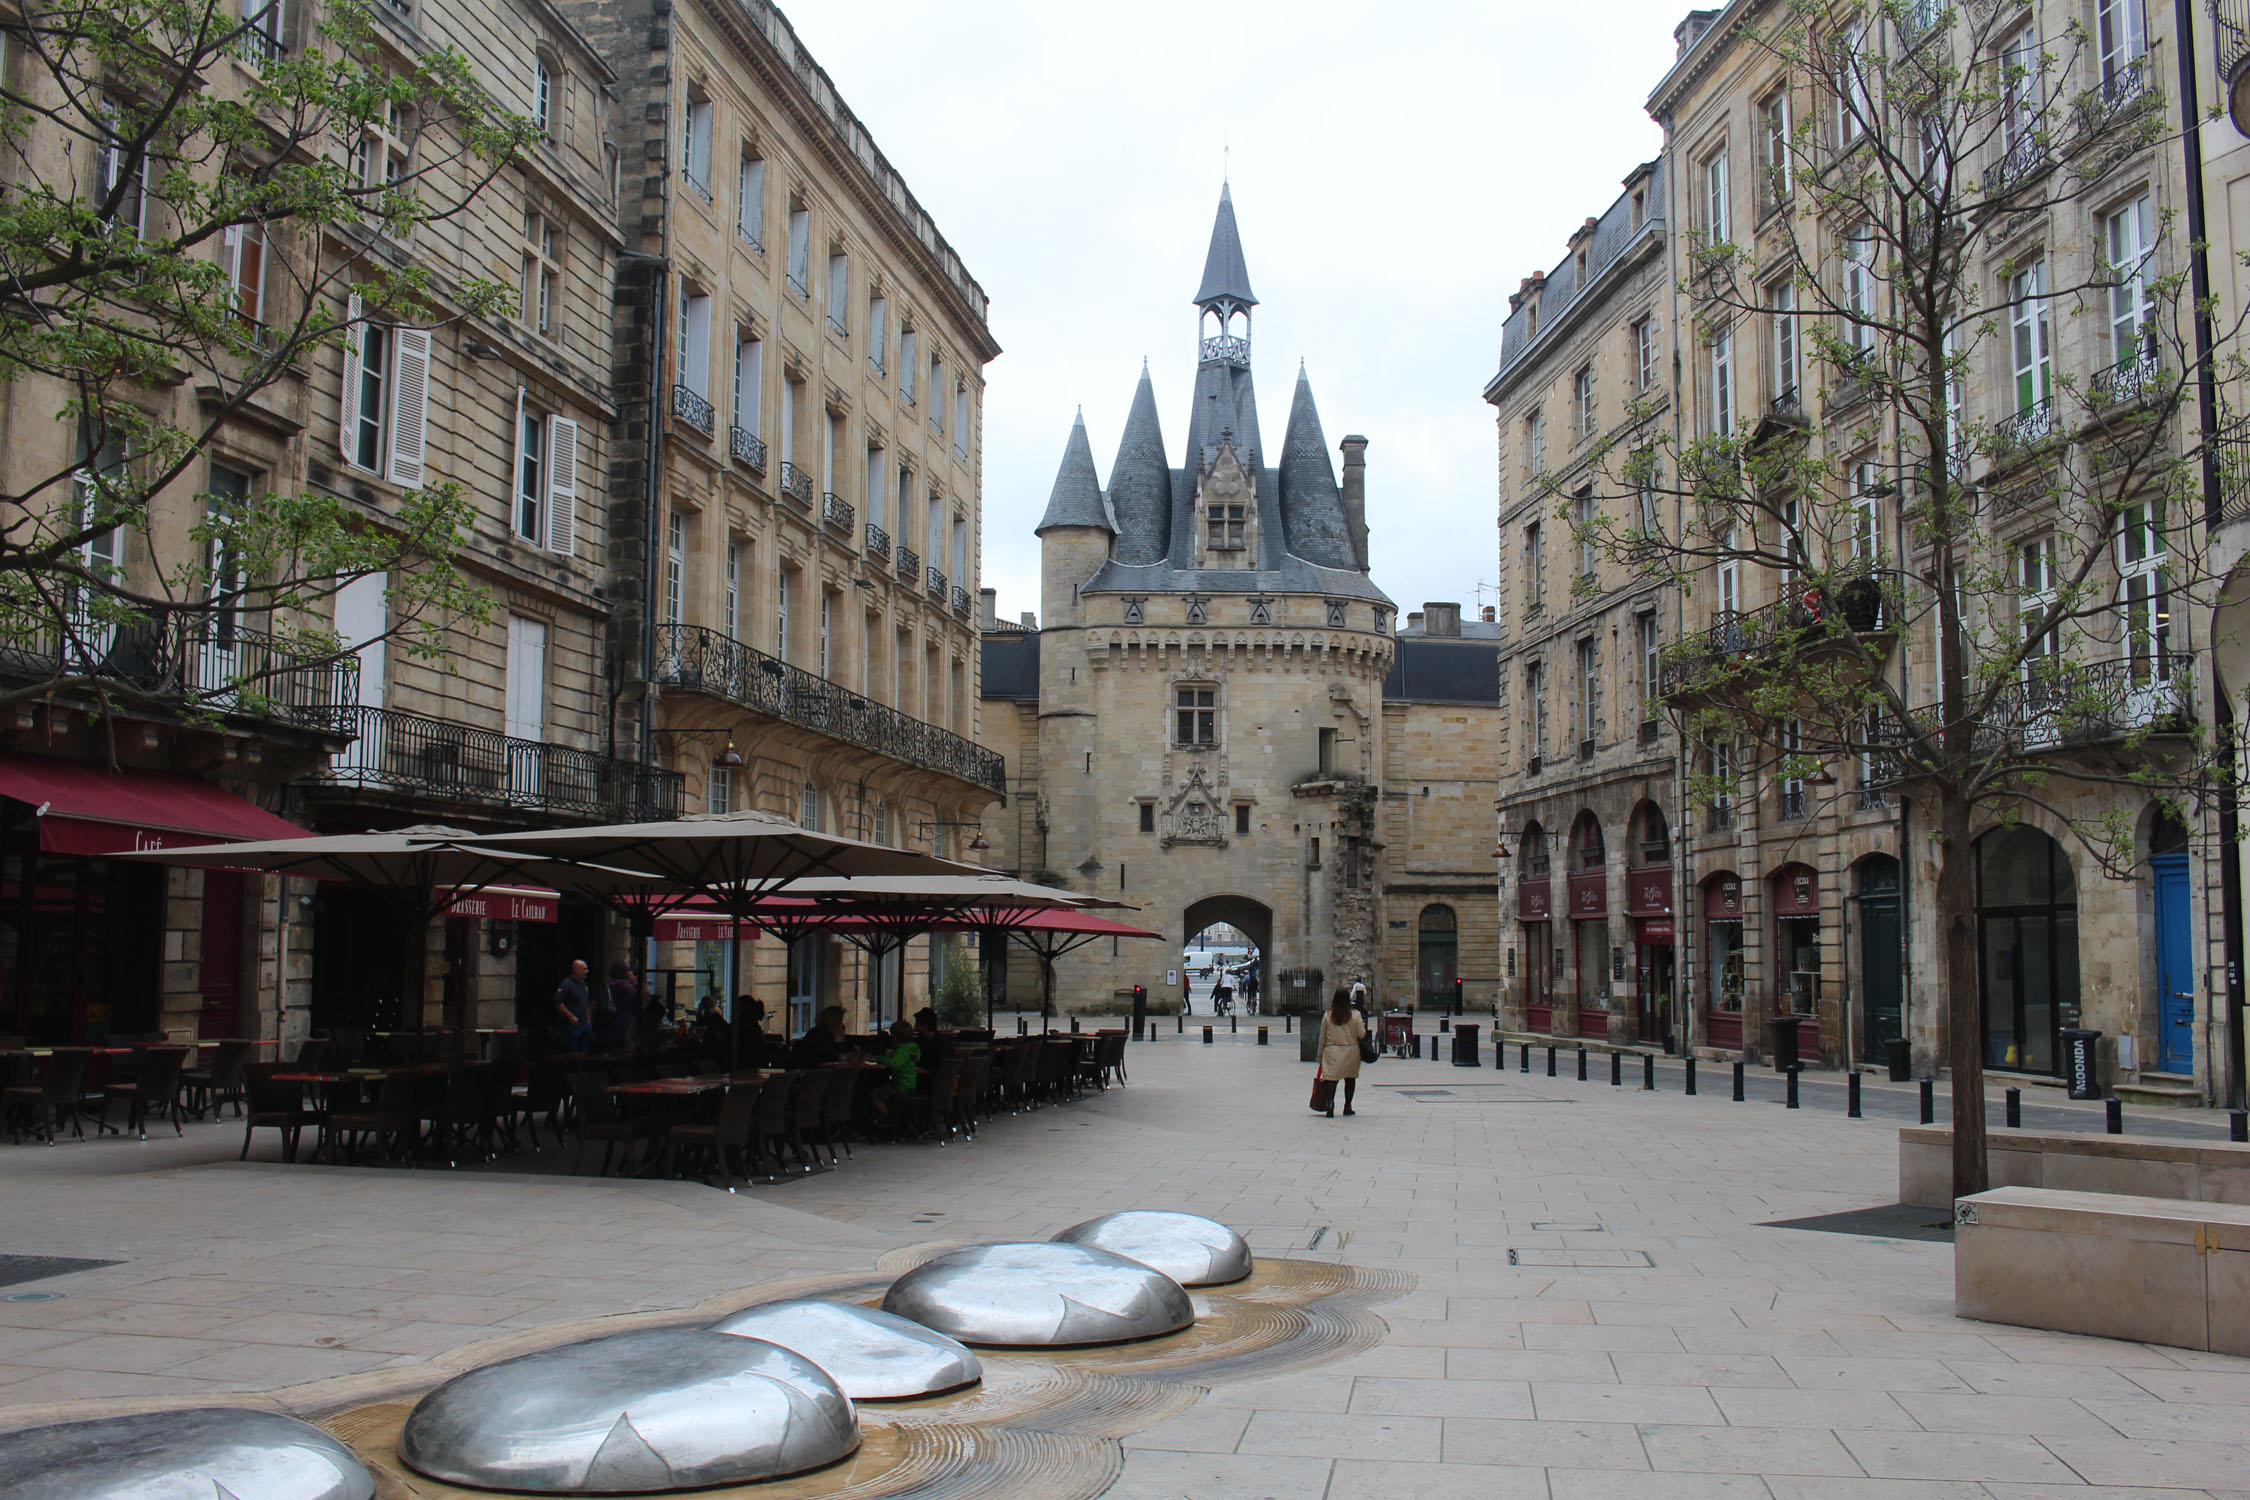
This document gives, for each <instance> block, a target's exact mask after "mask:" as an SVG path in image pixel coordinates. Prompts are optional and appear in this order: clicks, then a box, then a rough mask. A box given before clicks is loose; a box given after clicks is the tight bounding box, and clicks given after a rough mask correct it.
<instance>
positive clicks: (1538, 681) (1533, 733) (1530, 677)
mask: <svg viewBox="0 0 2250 1500" xmlns="http://www.w3.org/2000/svg"><path fill="white" fill-rule="evenodd" d="M1523 701H1524V726H1523V733H1524V753H1525V754H1526V755H1527V756H1529V757H1530V759H1531V760H1532V761H1533V762H1537V761H1538V760H1539V758H1540V757H1541V756H1542V755H1544V754H1546V752H1547V664H1546V663H1545V662H1538V661H1535V662H1529V663H1526V664H1525V666H1524V669H1523Z"/></svg>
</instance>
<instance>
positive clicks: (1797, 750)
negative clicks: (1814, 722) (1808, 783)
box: [1781, 719, 1805, 818]
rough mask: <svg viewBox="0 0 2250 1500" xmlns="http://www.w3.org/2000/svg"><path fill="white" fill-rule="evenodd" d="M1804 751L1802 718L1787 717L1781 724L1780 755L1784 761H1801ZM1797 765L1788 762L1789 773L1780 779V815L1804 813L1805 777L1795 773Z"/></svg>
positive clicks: (1796, 816)
mask: <svg viewBox="0 0 2250 1500" xmlns="http://www.w3.org/2000/svg"><path fill="white" fill-rule="evenodd" d="M1804 753H1805V726H1804V723H1803V721H1802V720H1798V719H1788V720H1785V721H1783V723H1782V726H1781V755H1782V759H1783V760H1784V762H1790V763H1795V762H1801V761H1802V759H1803V757H1804ZM1798 769H1799V766H1798V765H1797V764H1790V766H1789V774H1788V775H1787V776H1784V777H1783V778H1782V781H1781V815H1782V816H1783V817H1785V818H1801V817H1803V816H1804V815H1805V779H1804V777H1802V776H1800V775H1798V774H1797V771H1798Z"/></svg>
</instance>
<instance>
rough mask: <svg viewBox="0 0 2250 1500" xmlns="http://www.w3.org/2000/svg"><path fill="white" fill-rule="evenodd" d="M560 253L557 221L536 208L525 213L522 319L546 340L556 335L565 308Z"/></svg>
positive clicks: (526, 210)
mask: <svg viewBox="0 0 2250 1500" xmlns="http://www.w3.org/2000/svg"><path fill="white" fill-rule="evenodd" d="M559 261H560V257H559V256H558V255H557V254H556V239H555V226H554V222H553V221H552V220H550V219H549V218H548V217H547V216H546V215H545V214H543V213H541V212H540V211H539V210H538V209H536V208H528V207H527V208H526V209H524V211H523V283H522V286H521V288H520V291H521V294H522V298H523V301H522V305H521V308H520V310H519V311H520V316H521V317H522V318H523V321H524V324H525V326H527V327H528V328H530V329H531V331H532V332H534V333H536V334H538V335H539V336H540V337H542V338H552V337H554V335H555V329H556V325H557V323H558V321H559V319H558V316H557V315H558V314H559V313H560V312H561V308H560V307H559V306H557V303H556V299H557V298H558V297H559V296H560V294H561V286H562V272H561V267H560V264H559Z"/></svg>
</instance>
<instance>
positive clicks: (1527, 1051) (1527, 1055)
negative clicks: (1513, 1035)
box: [1516, 1042, 1531, 1073]
mask: <svg viewBox="0 0 2250 1500" xmlns="http://www.w3.org/2000/svg"><path fill="white" fill-rule="evenodd" d="M1517 1045H1518V1046H1519V1047H1520V1048H1521V1049H1522V1050H1521V1051H1520V1052H1519V1053H1518V1054H1517V1056H1516V1071H1517V1072H1519V1073H1528V1072H1530V1071H1531V1043H1529V1042H1519V1043H1518V1044H1517Z"/></svg>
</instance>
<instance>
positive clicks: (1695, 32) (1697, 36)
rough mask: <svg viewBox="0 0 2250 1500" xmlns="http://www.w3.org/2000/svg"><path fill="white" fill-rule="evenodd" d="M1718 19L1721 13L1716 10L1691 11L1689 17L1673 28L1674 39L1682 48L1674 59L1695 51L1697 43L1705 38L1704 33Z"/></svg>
mask: <svg viewBox="0 0 2250 1500" xmlns="http://www.w3.org/2000/svg"><path fill="white" fill-rule="evenodd" d="M1717 19H1719V13H1718V12H1717V11H1716V10H1691V11H1689V12H1688V13H1687V19H1686V20H1684V21H1682V22H1680V24H1679V25H1677V26H1675V27H1673V28H1672V40H1673V41H1675V42H1677V43H1678V44H1679V48H1680V50H1679V53H1678V54H1677V56H1676V57H1675V58H1674V61H1677V60H1678V58H1680V57H1685V56H1687V55H1688V53H1689V52H1691V51H1693V50H1694V49H1695V44H1696V43H1697V42H1700V41H1702V40H1703V33H1705V32H1706V31H1709V30H1710V29H1711V23H1712V22H1713V21H1716V20H1717Z"/></svg>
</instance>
